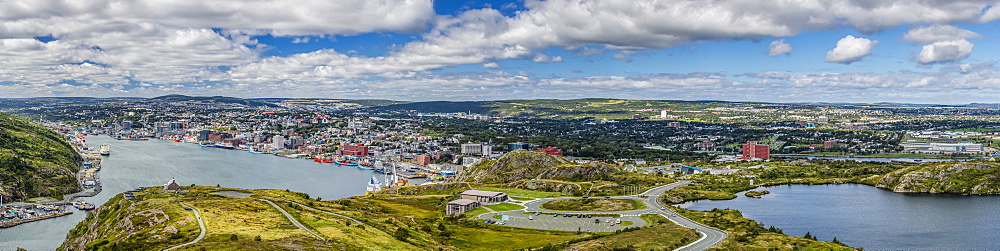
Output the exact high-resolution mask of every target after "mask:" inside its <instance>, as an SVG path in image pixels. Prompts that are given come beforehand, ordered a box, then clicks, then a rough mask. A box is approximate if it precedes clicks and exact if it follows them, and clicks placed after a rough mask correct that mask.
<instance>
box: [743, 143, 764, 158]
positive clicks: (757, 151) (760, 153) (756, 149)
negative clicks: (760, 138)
mask: <svg viewBox="0 0 1000 251" xmlns="http://www.w3.org/2000/svg"><path fill="white" fill-rule="evenodd" d="M743 156H746V157H747V158H756V159H769V158H771V146H768V145H758V144H757V142H756V141H747V143H746V144H745V145H743Z"/></svg>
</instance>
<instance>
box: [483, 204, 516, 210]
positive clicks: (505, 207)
mask: <svg viewBox="0 0 1000 251" xmlns="http://www.w3.org/2000/svg"><path fill="white" fill-rule="evenodd" d="M486 207H488V208H490V209H493V211H510V210H519V209H524V206H521V205H515V204H510V203H500V204H496V205H487V206H486Z"/></svg>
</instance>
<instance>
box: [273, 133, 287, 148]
mask: <svg viewBox="0 0 1000 251" xmlns="http://www.w3.org/2000/svg"><path fill="white" fill-rule="evenodd" d="M271 147H273V148H277V149H285V137H284V136H281V135H275V136H274V137H273V138H271Z"/></svg>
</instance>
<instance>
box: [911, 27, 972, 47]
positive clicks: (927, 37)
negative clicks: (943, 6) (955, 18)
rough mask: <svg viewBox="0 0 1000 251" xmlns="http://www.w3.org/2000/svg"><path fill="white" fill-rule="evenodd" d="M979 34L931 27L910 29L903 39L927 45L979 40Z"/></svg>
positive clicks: (963, 30)
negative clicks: (961, 40) (972, 39)
mask: <svg viewBox="0 0 1000 251" xmlns="http://www.w3.org/2000/svg"><path fill="white" fill-rule="evenodd" d="M978 37H979V34H978V33H975V32H973V31H970V30H966V29H962V28H958V27H955V26H951V25H931V26H924V27H917V28H913V29H910V31H908V32H906V35H903V39H905V40H906V41H910V42H913V43H919V44H926V43H933V42H940V41H950V40H958V39H970V38H978Z"/></svg>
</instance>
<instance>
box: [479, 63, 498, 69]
mask: <svg viewBox="0 0 1000 251" xmlns="http://www.w3.org/2000/svg"><path fill="white" fill-rule="evenodd" d="M483 68H490V69H498V68H500V64H498V63H497V62H486V63H483Z"/></svg>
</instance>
